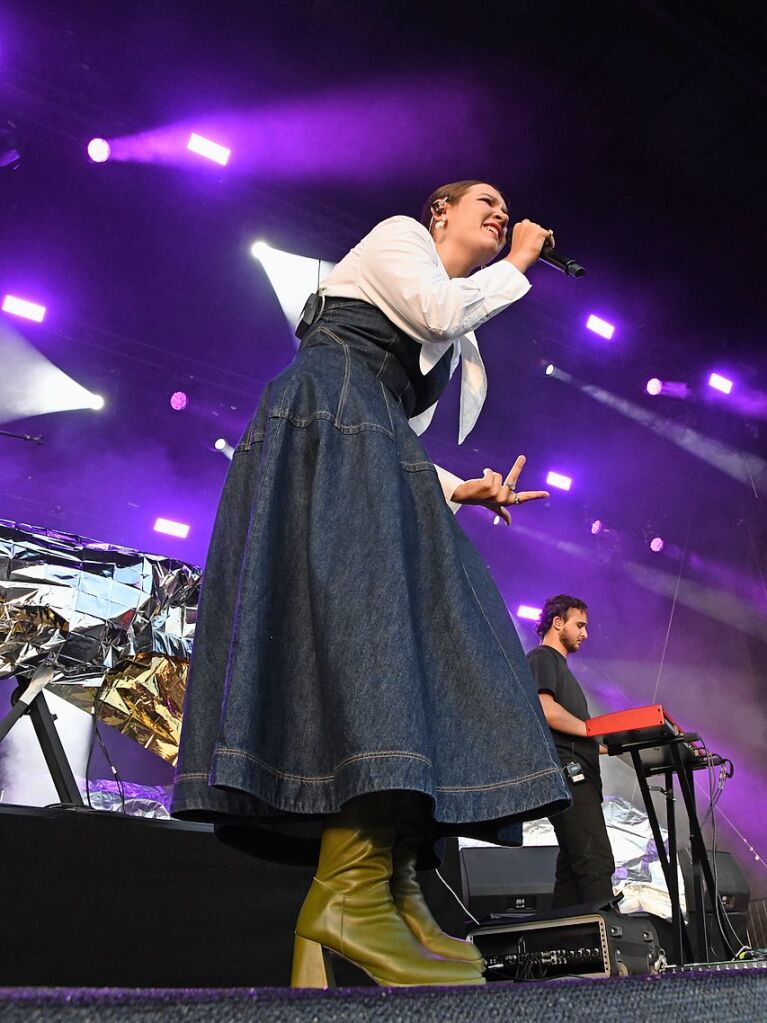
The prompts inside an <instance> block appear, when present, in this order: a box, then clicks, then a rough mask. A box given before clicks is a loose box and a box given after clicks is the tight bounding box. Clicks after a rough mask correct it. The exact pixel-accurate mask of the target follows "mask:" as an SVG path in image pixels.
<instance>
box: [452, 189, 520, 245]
mask: <svg viewBox="0 0 767 1023" xmlns="http://www.w3.org/2000/svg"><path fill="white" fill-rule="evenodd" d="M508 223H509V214H508V210H507V209H506V203H505V202H504V201H503V196H502V195H501V194H500V192H498V191H497V190H496V189H495V188H493V187H492V185H472V186H471V188H470V189H469V190H468V191H467V192H464V194H463V195H462V196H461V198H460V199H459V200H458V201H457V202H456V203H454V204H453V205H452V206H451V207H450V208H449V211H448V216H447V227H448V231H449V233H450V234H451V235H452V236H453V238H454V239H455V240H456V241H460V242H462V243H463V244H464V245H465V246H466V247H467V248H469V249H471V250H476V253H477V263H486V262H488V261H489V260H491V259H494V258H495V257H496V256H497V255H498V253H499V252H500V251H501V248H502V247H503V245H504V243H505V242H506V227H507V225H508Z"/></svg>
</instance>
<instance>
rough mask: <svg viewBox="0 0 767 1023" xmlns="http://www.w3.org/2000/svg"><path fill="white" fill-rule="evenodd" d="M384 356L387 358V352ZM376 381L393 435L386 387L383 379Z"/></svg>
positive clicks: (392, 422)
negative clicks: (379, 387)
mask: <svg viewBox="0 0 767 1023" xmlns="http://www.w3.org/2000/svg"><path fill="white" fill-rule="evenodd" d="M386 358H387V359H388V358H389V356H388V354H387V356H386ZM378 382H379V384H380V385H381V394H383V400H384V405H385V406H386V414H387V415H388V417H389V426H390V427H391V436H392V437H393V436H394V421H393V420H392V417H391V409H390V408H389V399H388V397H387V396H386V388H385V387H384V383H383V380H379V381H378Z"/></svg>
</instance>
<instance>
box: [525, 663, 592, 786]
mask: <svg viewBox="0 0 767 1023" xmlns="http://www.w3.org/2000/svg"><path fill="white" fill-rule="evenodd" d="M527 660H528V662H529V664H530V670H531V671H532V673H533V678H534V679H535V684H536V685H537V687H538V692H539V693H550V694H551V695H552V696H553V697H554V699H555V700H556V701H557V703H558V704H559V705H560V706H561V707H564V708H565V710H567V711H569V712H570V713H571V714H572V715H573V717H576V718H579V719H580V720H581V721H586V720H587V719H588V718H590V717H591V714H589V707H588V704H587V703H586V697H585V696H584V695H583V690H582V689H581V687H580V685H579V684H578V680H577V679H576V677H575V675H573V673H572V672H571V671H570V668H569V667H568V664H567V658H566V657H565V656H563V655H562V654H560V652H559V651H558V650H555V649H554V648H553V647H551V646H538V647H536V648H535V649H534V650H531V651H530V653H529V654H528V655H527ZM551 737H552V738H553V740H554V745H555V746H556V748H557V752H558V753H559V759H560V761H561V762H562V763H563V764H567V763H569V762H570V761H571V760H575V761H577V762H578V763H579V764H580V765H581V767H582V768H583V773H584V774H585V775H586V777H587V778H590V779H591V780H592V781H593V782H594V784H595V785H596V786H597V788H598V789H600V791H601V788H602V779H601V776H600V773H599V744H598V743H597V742H595V741H594V740H593V739H587V738H586V737H585V736H579V735H567V733H566V732H559V731H557V729H556V728H552V729H551Z"/></svg>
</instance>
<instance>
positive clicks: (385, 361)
mask: <svg viewBox="0 0 767 1023" xmlns="http://www.w3.org/2000/svg"><path fill="white" fill-rule="evenodd" d="M390 358H391V354H390V353H389V352H384V359H383V362H382V363H381V368H380V369H379V370H378V372H377V373H376V380H380V379H381V377H382V376H383V371H384V370H385V369H386V367H387V365H388V363H389V359H390Z"/></svg>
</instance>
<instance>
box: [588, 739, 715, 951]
mask: <svg viewBox="0 0 767 1023" xmlns="http://www.w3.org/2000/svg"><path fill="white" fill-rule="evenodd" d="M698 738H699V737H698V736H697V735H695V734H693V733H691V732H686V733H684V734H682V735H676V736H668V737H664V738H660V739H659V738H657V737H655V738H651V739H645V740H640V741H636V742H632V741H625V740H622V741H621V742H620V744H619V745H615V746H611V745H610V736H609V735H606V736H605V737H604V738H603V739H602V742H603V743H604V744H605V745H606V746H607V751H608V753H609V754H611V755H613V756H614V755H617V754H620V753H628V754H630V756H631V761H632V763H633V765H634V770H635V772H636V776H637V781H638V782H639V789H640V791H641V793H642V799H643V801H644V805H645V810H646V811H647V817H648V820H649V822H650V828H651V830H652V834H653V838H654V839H655V846H656V848H657V850H658V860H659V861H660V865H661V869H662V870H663V875H664V877H665V879H666V884H667V886H668V893H669V899H670V901H671V925H672V931H673V937H672V943H673V944H672V949H671V952H672V955H673V957H674V962H675V964H678V965H679V966H683V965H684V964H685V963H690V962H699V963H701V962H709V952H708V948H707V942H706V918H705V898H704V882H705V886H706V888H707V889H708V893H709V897H710V899H711V903H712V905H713V904H714V899H715V898H716V885H715V883H714V875H713V872H712V870H711V864H710V862H709V859H708V853H707V851H706V846H705V843H704V841H703V834H702V832H701V827H700V821H699V820H698V812H697V808H696V805H695V787H694V785H693V773H694V771H696V770H701V769H702V768H707V767H708V761H707V760H701V761H699V762H697V763H695V762H694V761H687V762H686V761H685V758H684V757H683V756H682V753H683V750H684V749H685V748H686V747H687V746H688V745H689V744H690V743H691V742H695V741H697V740H698ZM658 748H660V749H662V750H663V751H664V752H668V758H669V759H668V760H666V761H665V762H664V763H661V764H659V765H657V766H652V765H648V764H646V763H644V762H643V761H642V757H641V753H642V751H643V750H648V749H653V750H654V749H658ZM657 774H663V776H664V795H665V801H666V826H667V831H668V851H667V850H666V848H665V845H664V842H663V836H662V834H661V830H660V823H659V821H658V815H657V813H656V810H655V807H654V805H653V801H652V797H651V794H650V787H649V785H648V784H647V779H648V778H649V777H652V776H654V775H657ZM675 777H676V779H677V781H678V784H679V790H680V792H681V795H682V801H683V803H684V808H685V811H686V814H687V819H688V821H689V825H690V853H691V856H692V876H693V902H694V905H695V914H696V928H695V941H694V949H695V953H693V943H692V942H691V940H690V934H689V932H688V928H687V925H686V924H685V922H684V918H683V916H682V906H681V901H680V897H679V872H678V871H679V856H678V849H677V833H676V797H675V795H674V778H675ZM714 909H715V912H716V907H714ZM722 940H723V942H724V945H725V948H727V949H729V952H730V955H731V956H733V957H734V955H735V950H734V949H733V948H732V946H731V944H730V942H729V941H728V939H727V937H726V935H724V934H723V935H722Z"/></svg>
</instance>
